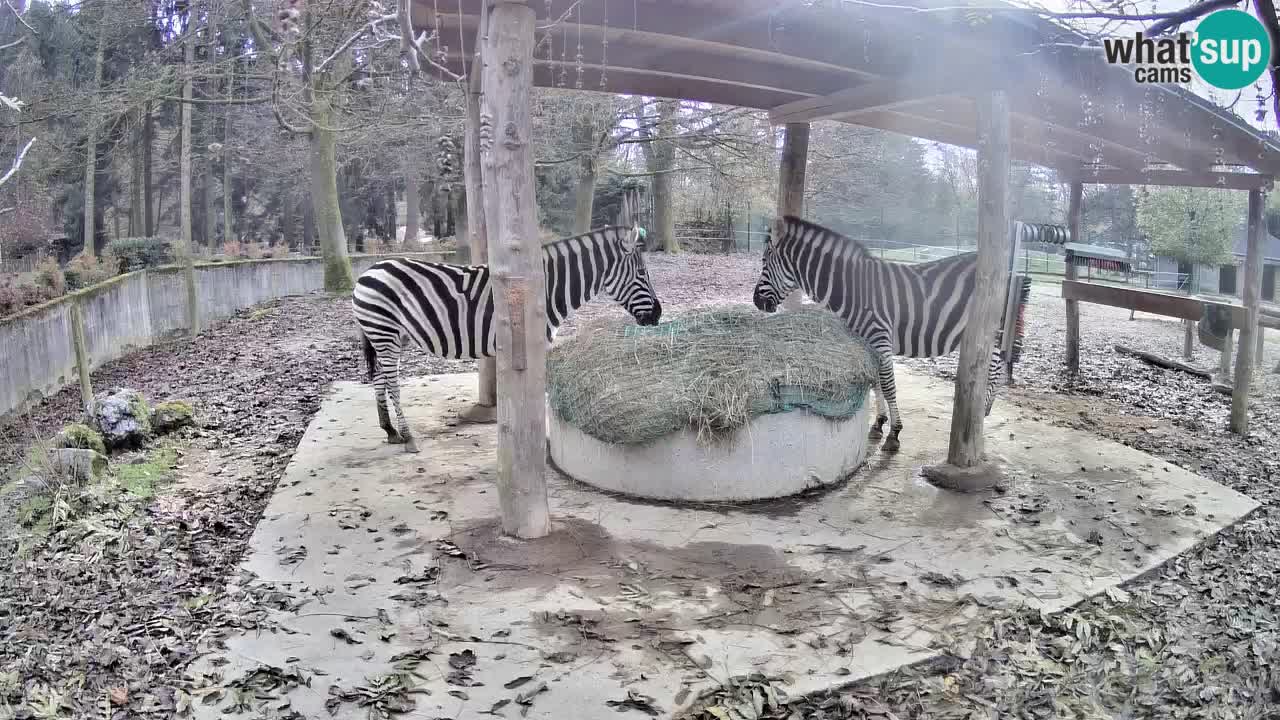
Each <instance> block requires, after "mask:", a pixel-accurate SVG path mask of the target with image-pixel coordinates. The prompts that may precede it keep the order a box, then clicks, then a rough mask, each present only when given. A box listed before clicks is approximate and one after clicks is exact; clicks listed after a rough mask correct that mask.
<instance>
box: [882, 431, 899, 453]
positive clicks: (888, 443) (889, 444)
mask: <svg viewBox="0 0 1280 720" xmlns="http://www.w3.org/2000/svg"><path fill="white" fill-rule="evenodd" d="M901 447H902V445H901V444H900V443H899V442H898V438H897V437H895V436H893V435H890V436H889V437H888V438H886V439H885V441H884V443H882V444H881V445H880V452H887V453H892V452H898V450H899V449H900V448H901Z"/></svg>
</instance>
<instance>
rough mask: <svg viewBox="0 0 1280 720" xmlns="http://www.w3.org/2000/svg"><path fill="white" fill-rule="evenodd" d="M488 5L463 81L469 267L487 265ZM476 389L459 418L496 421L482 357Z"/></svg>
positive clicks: (491, 382)
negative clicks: (483, 127) (484, 79)
mask: <svg viewBox="0 0 1280 720" xmlns="http://www.w3.org/2000/svg"><path fill="white" fill-rule="evenodd" d="M488 19H489V13H488V3H481V5H480V25H479V28H480V29H479V31H478V32H477V33H476V42H475V45H476V48H475V54H474V57H473V61H472V63H471V73H470V77H468V78H467V84H468V88H467V118H466V122H465V123H464V125H463V143H462V155H463V165H462V179H463V184H464V185H465V191H466V198H467V233H468V235H469V237H468V243H469V245H470V246H471V264H473V265H487V264H488V263H489V232H488V227H486V225H485V202H484V190H483V179H482V178H483V173H482V171H481V169H480V98H481V95H482V94H483V90H482V87H481V74H482V73H481V68H482V67H483V59H482V58H481V57H480V44H481V43H482V42H483V41H484V36H485V33H486V30H485V28H486V25H487V23H488ZM478 365H479V370H480V373H479V375H480V377H479V387H478V388H477V393H476V404H475V405H473V406H471V407H470V408H469V409H467V410H465V411H463V412H462V413H461V415H460V416H459V419H461V420H463V421H465V422H472V423H492V422H496V421H497V419H498V375H497V366H496V365H495V362H494V359H493V358H482V359H481V360H480V361H479V363H478Z"/></svg>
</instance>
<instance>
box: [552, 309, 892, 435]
mask: <svg viewBox="0 0 1280 720" xmlns="http://www.w3.org/2000/svg"><path fill="white" fill-rule="evenodd" d="M875 378H876V356H875V353H874V352H873V351H872V350H871V349H870V348H869V347H868V346H867V344H866V342H865V341H863V340H862V339H861V338H859V337H856V336H854V335H852V334H850V333H849V331H848V330H847V329H846V328H845V325H844V323H843V322H841V321H840V320H839V319H838V318H837V317H835V315H833V314H831V313H830V312H829V311H826V310H818V309H802V310H798V311H795V312H786V313H778V314H774V315H766V314H764V313H762V312H759V311H757V310H756V309H755V308H742V307H735V308H718V309H713V310H709V311H701V312H697V313H693V314H689V315H684V316H681V317H678V318H676V319H675V320H673V321H671V322H666V323H662V324H660V325H657V326H653V327H640V326H637V325H633V324H631V323H630V321H629V320H628V321H620V322H617V321H616V322H611V323H603V324H597V325H594V326H588V327H584V328H583V329H582V330H580V331H579V332H578V334H577V335H576V336H575V337H574V338H572V339H570V340H568V341H566V342H565V343H564V344H562V345H560V346H558V347H556V348H554V349H552V351H551V353H550V354H549V355H548V357H547V390H548V395H549V399H550V403H551V409H552V410H553V411H554V412H555V413H556V414H557V415H558V416H559V417H560V418H561V419H562V420H564V421H566V422H568V423H570V424H572V425H574V426H576V427H578V428H579V429H581V430H582V431H583V432H585V433H587V434H588V435H591V436H592V437H594V438H596V439H599V440H602V441H604V442H608V443H644V442H648V441H651V440H656V439H658V438H660V437H663V436H665V435H668V434H670V433H673V432H676V431H678V430H680V429H682V428H686V427H687V428H691V429H693V430H694V431H696V432H697V433H698V436H699V439H700V440H703V441H704V442H709V441H712V440H714V439H717V438H720V437H724V436H727V435H729V434H731V433H732V432H733V431H734V430H736V429H738V428H740V427H742V426H744V425H746V424H747V423H748V422H750V421H751V419H752V418H753V417H756V416H758V415H765V414H768V413H778V412H787V411H789V410H794V409H797V408H803V409H805V410H808V411H809V412H811V413H814V414H816V415H821V416H823V417H827V418H832V419H843V418H849V417H852V416H853V415H855V414H856V413H857V412H858V410H859V409H861V408H862V405H863V403H864V402H865V401H866V399H867V391H868V389H869V388H870V387H871V383H873V382H874V381H875Z"/></svg>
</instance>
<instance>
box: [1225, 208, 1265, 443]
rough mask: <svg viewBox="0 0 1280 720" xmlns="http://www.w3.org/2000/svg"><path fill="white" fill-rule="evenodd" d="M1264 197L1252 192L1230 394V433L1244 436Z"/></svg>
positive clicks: (1258, 292) (1258, 302) (1259, 295)
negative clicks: (1241, 321) (1241, 316)
mask: <svg viewBox="0 0 1280 720" xmlns="http://www.w3.org/2000/svg"><path fill="white" fill-rule="evenodd" d="M1263 204H1264V203H1263V197H1262V191H1261V190H1250V191H1249V250H1248V252H1247V253H1246V254H1245V261H1244V292H1243V293H1242V294H1241V295H1242V297H1243V298H1244V309H1245V315H1246V318H1245V321H1244V327H1242V328H1240V347H1239V348H1238V349H1237V350H1236V376H1235V387H1234V388H1233V389H1232V392H1231V432H1234V433H1237V434H1240V435H1245V434H1247V433H1248V432H1249V387H1250V386H1251V385H1252V384H1253V359H1254V352H1255V347H1254V344H1255V341H1254V337H1255V335H1254V333H1257V332H1258V331H1259V330H1260V329H1261V328H1259V327H1258V315H1259V306H1260V305H1261V303H1262V238H1263V234H1264V233H1265V232H1266V226H1265V224H1264V223H1263V221H1262V212H1263Z"/></svg>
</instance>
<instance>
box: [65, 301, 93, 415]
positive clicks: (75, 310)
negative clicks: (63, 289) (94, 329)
mask: <svg viewBox="0 0 1280 720" xmlns="http://www.w3.org/2000/svg"><path fill="white" fill-rule="evenodd" d="M70 320H71V346H72V347H73V348H74V349H75V351H76V371H77V373H78V374H79V376H80V401H81V403H82V404H83V406H84V412H85V414H86V415H88V416H90V417H92V416H93V383H92V382H90V379H89V376H90V374H91V372H90V371H91V368H90V367H89V365H90V360H89V347H88V345H87V344H86V343H85V341H84V312H83V311H82V310H81V309H80V301H79V300H73V301H71V317H70Z"/></svg>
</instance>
